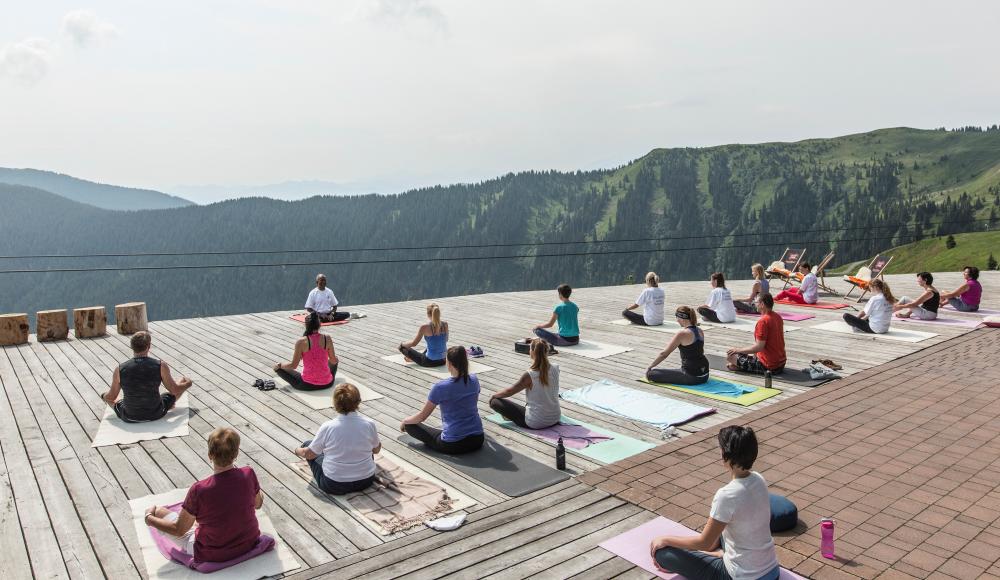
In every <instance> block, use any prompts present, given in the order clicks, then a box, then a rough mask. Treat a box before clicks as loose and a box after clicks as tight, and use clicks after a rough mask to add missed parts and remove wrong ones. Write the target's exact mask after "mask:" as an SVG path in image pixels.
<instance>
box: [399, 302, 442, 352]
mask: <svg viewBox="0 0 1000 580" xmlns="http://www.w3.org/2000/svg"><path fill="white" fill-rule="evenodd" d="M420 339H423V340H424V342H425V343H427V350H425V351H424V352H420V351H419V350H417V349H416V346H417V345H418V344H420ZM447 350H448V323H447V322H445V321H443V320H441V308H440V307H439V306H438V305H437V304H434V303H433V302H432V303H430V304H428V305H427V324H422V325H421V326H420V328H418V329H417V336H415V337H414V338H413V340H411V341H410V342H401V343H399V352H400V353H402V355H403V357H404V358H405V359H406V360H407V361H410V362H415V363H417V364H418V365H420V366H422V367H443V366H444V364H445V362H444V355H445V351H447Z"/></svg>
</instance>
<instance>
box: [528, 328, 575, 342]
mask: <svg viewBox="0 0 1000 580" xmlns="http://www.w3.org/2000/svg"><path fill="white" fill-rule="evenodd" d="M535 336H537V337H538V338H540V339H542V340H544V341H545V342H547V343H549V344H551V345H552V346H573V345H574V344H580V337H579V336H561V335H558V334H554V333H552V332H549V331H548V330H545V329H544V328H539V329H537V330H535Z"/></svg>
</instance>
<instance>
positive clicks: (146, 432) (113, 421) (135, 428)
mask: <svg viewBox="0 0 1000 580" xmlns="http://www.w3.org/2000/svg"><path fill="white" fill-rule="evenodd" d="M190 416H191V412H190V410H189V409H188V397H187V395H186V394H184V395H181V397H180V398H179V399H177V402H176V403H174V408H173V409H171V410H169V411H167V414H166V415H164V416H163V418H161V419H157V420H156V421H146V422H144V423H127V422H125V421H122V420H121V419H119V418H118V415H115V412H114V410H113V409H112V408H111V407H105V409H104V418H102V419H101V424H100V425H98V427H97V433H96V434H94V441H93V442H92V443H91V444H90V446H91V447H106V446H108V445H128V444H129V443H137V442H139V441H153V440H156V439H160V438H163V437H184V436H185V435H187V434H188V418H189V417H190Z"/></svg>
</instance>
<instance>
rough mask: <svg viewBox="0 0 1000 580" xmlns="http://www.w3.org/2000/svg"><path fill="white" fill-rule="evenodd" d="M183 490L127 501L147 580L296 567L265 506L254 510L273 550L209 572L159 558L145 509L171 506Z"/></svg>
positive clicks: (228, 576) (232, 579)
mask: <svg viewBox="0 0 1000 580" xmlns="http://www.w3.org/2000/svg"><path fill="white" fill-rule="evenodd" d="M187 491H188V490H186V489H175V490H172V491H168V492H166V493H161V494H159V495H147V496H146V497H140V498H138V499H133V500H130V501H129V502H128V504H129V508H131V511H132V523H133V525H134V526H135V533H136V536H137V537H138V538H139V548H140V551H141V553H142V560H143V562H144V563H145V565H146V573H147V574H148V575H149V579H150V580H157V579H158V578H169V579H171V580H173V579H178V580H182V579H183V580H194V579H196V578H200V579H202V580H204V578H211V579H212V580H220V579H221V580H256V579H257V578H266V577H268V576H276V575H278V574H281V573H282V572H288V571H290V570H295V569H296V568H298V567H299V563H298V561H296V560H295V556H294V555H293V554H292V552H291V550H289V549H288V547H287V546H286V545H285V543H284V542H282V541H281V539H280V538H279V537H278V534H277V532H275V531H274V524H273V523H272V522H271V518H269V517H268V516H267V512H266V511H265V509H266V505H265V509H259V510H257V524H258V525H259V526H260V533H262V534H267V535H269V536H271V537H272V538H274V539H275V540H276V542H275V545H274V549H273V550H270V551H268V552H264V553H263V554H261V555H260V556H256V557H254V558H251V559H250V560H247V561H246V562H241V563H239V564H236V565H235V566H232V567H230V568H225V569H223V570H219V571H217V572H212V573H211V574H203V573H201V572H195V571H194V570H192V569H190V568H187V567H185V566H182V565H180V564H178V563H177V562H174V561H172V560H168V559H167V558H164V557H163V554H160V551H159V550H158V549H157V548H156V544H155V543H154V541H153V536H152V535H151V534H150V532H149V527H148V526H147V525H146V524H145V523H143V521H142V520H143V518H144V517H145V516H146V508H148V507H150V506H153V505H158V506H162V505H172V504H176V503H179V502H182V501H184V497H185V496H186V495H187Z"/></svg>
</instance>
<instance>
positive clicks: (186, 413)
mask: <svg viewBox="0 0 1000 580" xmlns="http://www.w3.org/2000/svg"><path fill="white" fill-rule="evenodd" d="M190 416H191V413H190V410H189V409H188V397H187V396H186V395H181V397H180V398H179V399H177V402H176V403H174V408H173V409H171V410H169V411H167V414H166V415H164V416H163V417H162V418H160V419H157V420H156V421H146V422H144V423H128V422H126V421H122V420H121V419H119V418H118V415H115V412H114V410H113V409H112V408H111V407H110V406H109V407H105V409H104V417H103V418H102V419H101V424H100V425H98V426H97V433H95V434H94V441H93V442H92V443H91V444H90V446H91V447H106V446H108V445H128V444H129V443H138V442H139V441H153V440H156V439H160V438H162V437H184V436H185V435H187V434H188V418H189V417H190ZM181 499H184V498H181Z"/></svg>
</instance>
